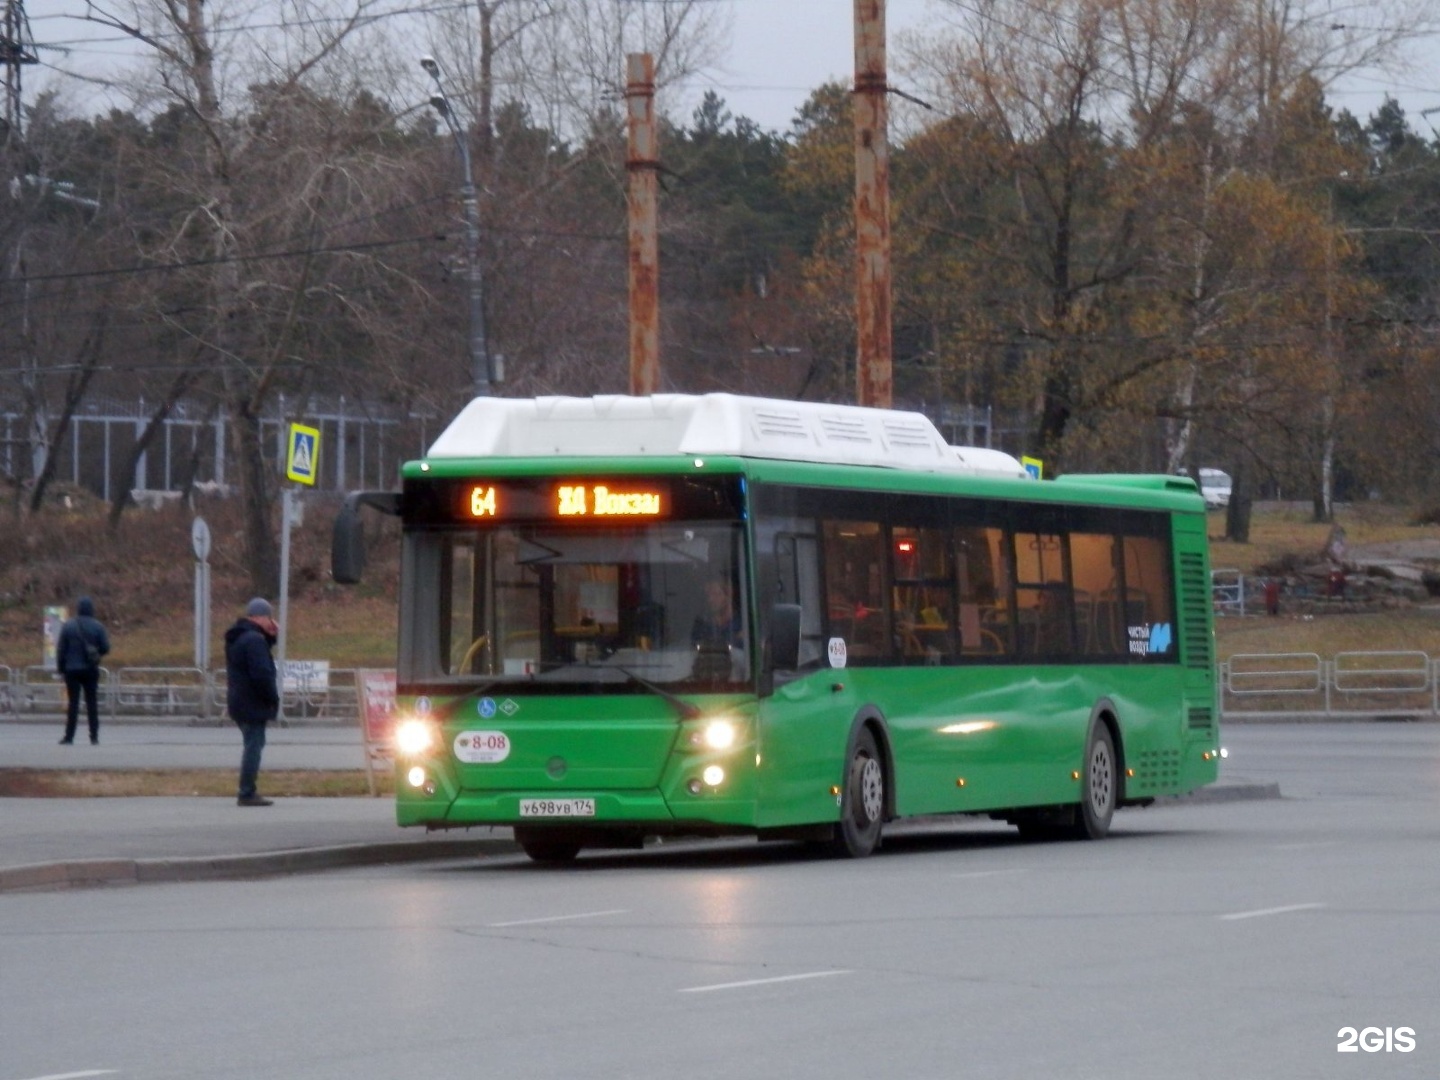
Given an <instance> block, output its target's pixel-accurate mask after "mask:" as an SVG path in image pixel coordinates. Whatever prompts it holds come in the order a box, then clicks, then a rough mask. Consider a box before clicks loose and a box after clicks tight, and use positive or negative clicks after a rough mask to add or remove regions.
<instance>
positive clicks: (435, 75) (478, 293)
mask: <svg viewBox="0 0 1440 1080" xmlns="http://www.w3.org/2000/svg"><path fill="white" fill-rule="evenodd" d="M420 66H421V67H422V68H423V69H424V70H425V74H427V75H429V76H430V78H431V79H432V80H433V81H434V83H435V93H434V94H432V95H430V106H431V108H433V109H434V110H435V111H436V112H438V113H439V114H440V115H441V117H443V118H444V120H445V126H446V127H448V128H449V129H450V135H451V136H452V137H453V138H454V140H455V150H456V153H458V154H459V156H460V165H461V168H462V170H463V176H464V184H463V185H462V186H461V188H460V198H461V201H462V202H463V203H464V204H465V270H466V280H467V281H468V283H469V286H470V379H471V382H472V383H473V385H474V393H475V396H476V397H486V396H488V395H489V394H490V387H491V384H492V383H493V382H494V381H495V373H494V371H493V370H492V368H491V363H490V346H489V342H488V341H487V340H486V338H485V297H484V292H483V289H482V287H481V277H480V199H479V196H478V194H477V192H476V190H475V172H474V169H473V168H472V167H471V164H470V140H469V139H468V138H467V137H466V135H465V132H464V131H462V130H461V129H460V124H459V122H458V121H457V120H456V119H455V109H454V108H453V107H452V106H451V104H450V99H449V97H447V96H446V94H445V86H444V84H443V83H441V81H440V65H439V64H437V63H436V62H435V58H434V57H433V56H422V57H421V58H420Z"/></svg>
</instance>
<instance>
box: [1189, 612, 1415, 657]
mask: <svg viewBox="0 0 1440 1080" xmlns="http://www.w3.org/2000/svg"><path fill="white" fill-rule="evenodd" d="M1215 644H1216V649H1217V651H1218V652H1219V654H1220V658H1221V659H1222V660H1228V659H1229V658H1230V657H1231V656H1233V655H1235V654H1236V653H1315V654H1317V655H1319V656H1321V657H1325V658H1327V659H1328V658H1329V657H1332V656H1334V655H1335V654H1336V653H1342V652H1412V651H1414V652H1424V653H1429V654H1430V655H1431V656H1440V608H1437V607H1435V606H1432V605H1426V606H1423V607H1412V608H1397V609H1395V610H1393V611H1382V612H1374V613H1369V614H1364V615H1314V616H1303V615H1281V616H1279V617H1278V618H1270V617H1268V616H1266V615H1258V616H1257V615H1247V616H1245V617H1244V618H1243V619H1242V618H1235V617H1230V616H1227V617H1224V618H1219V619H1216V620H1215Z"/></svg>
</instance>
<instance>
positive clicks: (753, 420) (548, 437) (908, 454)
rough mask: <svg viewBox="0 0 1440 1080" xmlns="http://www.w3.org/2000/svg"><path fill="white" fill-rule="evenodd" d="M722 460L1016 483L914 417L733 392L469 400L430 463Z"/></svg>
mask: <svg viewBox="0 0 1440 1080" xmlns="http://www.w3.org/2000/svg"><path fill="white" fill-rule="evenodd" d="M672 454H684V455H687V456H691V457H695V456H706V455H723V456H733V457H749V458H769V459H776V460H781V461H813V462H823V463H826V464H840V465H873V466H880V467H886V468H892V469H893V468H906V469H918V470H920V471H924V472H952V473H964V474H967V475H971V476H975V475H986V476H1004V477H1013V478H1017V479H1024V478H1025V477H1026V476H1027V475H1028V474H1027V473H1026V472H1025V470H1024V469H1023V468H1022V467H1021V465H1020V462H1018V461H1016V460H1015V459H1014V458H1013V457H1011V456H1010V455H1009V454H1005V453H1001V452H1000V451H998V450H988V449H983V448H975V447H954V446H950V445H949V444H947V443H946V442H945V439H944V437H943V436H941V434H940V432H939V431H938V430H937V429H936V427H935V425H934V424H932V423H931V422H930V421H929V419H928V418H926V417H925V416H923V415H922V414H920V413H915V412H898V411H892V410H890V409H871V408H863V407H861V406H857V405H827V404H823V403H820V402H813V401H781V400H778V399H773V398H757V397H742V396H740V395H736V394H699V395H692V394H656V395H654V396H653V397H625V396H622V395H618V394H615V395H604V396H599V397H589V398H578V397H542V398H498V397H483V398H476V399H475V400H473V401H472V402H470V404H469V405H467V406H465V408H464V409H463V410H461V412H460V415H459V416H457V417H456V418H455V419H454V420H453V421H452V422H451V424H450V426H449V427H447V428H446V429H445V430H444V431H443V432H442V433H441V434H440V437H439V438H437V439H436V440H435V443H434V445H433V446H431V447H430V454H429V456H430V457H431V458H484V457H549V456H574V457H632V456H640V457H643V456H656V457H659V456H666V455H672Z"/></svg>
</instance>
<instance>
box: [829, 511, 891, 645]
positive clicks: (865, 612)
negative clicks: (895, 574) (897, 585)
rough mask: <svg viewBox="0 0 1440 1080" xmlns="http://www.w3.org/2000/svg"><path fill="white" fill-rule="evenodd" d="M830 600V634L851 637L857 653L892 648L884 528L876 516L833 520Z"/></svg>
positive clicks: (830, 548) (846, 638)
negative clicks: (883, 545)
mask: <svg viewBox="0 0 1440 1080" xmlns="http://www.w3.org/2000/svg"><path fill="white" fill-rule="evenodd" d="M822 532H823V536H824V542H825V590H826V591H825V606H826V611H827V615H828V618H829V628H830V635H831V636H832V637H840V638H844V639H845V643H846V647H847V650H848V652H849V654H850V656H851V657H852V658H854V659H862V660H863V659H873V658H876V657H883V656H888V655H889V653H890V646H889V632H888V630H887V625H888V623H889V621H890V620H889V610H888V609H889V604H888V603H887V602H886V599H885V594H884V592H883V582H884V577H885V571H884V565H883V563H884V551H883V548H882V541H883V536H884V534H883V531H882V529H881V527H880V524H879V523H878V522H874V521H827V522H825V523H824V525H823V526H822Z"/></svg>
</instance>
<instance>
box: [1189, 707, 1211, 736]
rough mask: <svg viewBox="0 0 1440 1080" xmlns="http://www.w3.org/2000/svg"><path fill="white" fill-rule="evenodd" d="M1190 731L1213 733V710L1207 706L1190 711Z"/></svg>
mask: <svg viewBox="0 0 1440 1080" xmlns="http://www.w3.org/2000/svg"><path fill="white" fill-rule="evenodd" d="M1190 730H1191V731H1214V730H1215V710H1214V709H1212V708H1210V707H1209V706H1208V705H1201V706H1198V707H1197V708H1193V709H1191V710H1190Z"/></svg>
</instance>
